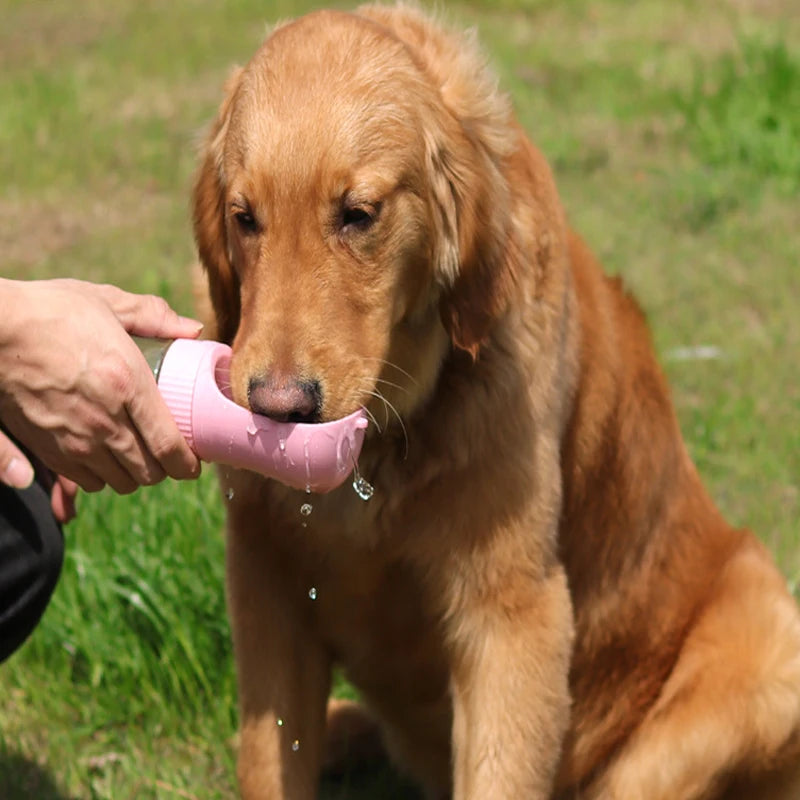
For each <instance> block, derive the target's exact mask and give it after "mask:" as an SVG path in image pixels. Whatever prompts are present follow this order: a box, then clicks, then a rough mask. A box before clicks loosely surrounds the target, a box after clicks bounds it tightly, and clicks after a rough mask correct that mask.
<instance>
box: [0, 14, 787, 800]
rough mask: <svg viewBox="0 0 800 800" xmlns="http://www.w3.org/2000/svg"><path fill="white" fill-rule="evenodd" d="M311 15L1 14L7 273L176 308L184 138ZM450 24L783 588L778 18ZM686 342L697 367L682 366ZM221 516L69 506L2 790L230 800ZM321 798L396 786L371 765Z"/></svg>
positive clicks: (502, 19)
mask: <svg viewBox="0 0 800 800" xmlns="http://www.w3.org/2000/svg"><path fill="white" fill-rule="evenodd" d="M339 5H343V4H342V3H339ZM311 7H312V6H311V3H309V2H300V0H296V1H295V2H292V1H291V0H281V1H280V2H273V3H271V4H269V5H265V4H264V3H263V2H256V0H242V1H240V2H232V1H231V2H222V3H217V2H211V1H210V0H179V1H178V2H175V3H169V4H166V3H154V2H139V0H115V1H114V2H102V3H101V2H99V0H24V2H23V0H0V15H1V16H2V19H3V25H2V26H0V254H2V255H0V259H2V273H3V275H10V276H18V277H24V278H36V277H49V276H55V275H73V276H77V277H83V278H87V279H92V280H103V281H106V280H107V281H113V282H115V283H117V284H119V285H121V286H123V287H125V288H127V289H130V290H134V291H146V292H158V293H160V294H163V295H165V296H166V297H168V298H169V299H170V300H171V301H172V302H173V303H174V304H175V305H176V306H177V307H178V308H179V309H180V310H181V311H182V312H184V313H190V312H191V304H190V294H189V290H188V283H187V280H186V275H187V265H188V264H189V263H190V262H191V260H192V258H193V247H192V242H191V233H190V226H189V217H188V194H189V187H190V184H191V174H192V170H193V167H194V163H195V152H196V142H197V140H198V136H199V133H200V131H201V130H202V127H203V126H204V124H205V123H206V122H207V121H208V120H209V119H210V118H211V116H212V114H213V113H214V110H215V108H216V105H217V104H218V102H219V100H220V99H221V86H222V84H223V82H224V80H225V76H226V74H227V71H228V69H229V67H230V66H231V65H232V64H234V63H237V62H242V61H244V60H246V59H247V58H249V56H250V55H251V54H252V52H253V50H254V49H255V47H256V45H257V43H258V42H259V41H260V39H261V37H262V36H263V33H264V30H265V26H266V24H267V23H268V22H272V21H275V20H277V19H280V18H284V17H287V16H292V15H294V14H296V13H300V12H302V11H304V10H307V9H309V8H311ZM449 13H450V16H451V17H452V18H453V19H455V20H456V21H458V22H459V23H463V24H466V25H474V26H477V27H478V28H479V30H480V33H481V35H482V38H483V40H484V42H485V43H486V45H487V49H488V51H489V53H490V56H491V60H492V62H493V64H494V66H495V68H496V70H497V72H498V74H499V75H500V77H501V81H502V84H503V85H504V86H505V87H506V88H507V89H508V90H509V91H511V93H512V94H513V96H514V99H515V102H516V105H517V108H518V111H519V115H520V118H521V120H522V121H523V123H524V124H525V126H526V128H527V129H528V130H529V131H530V132H531V133H532V135H533V136H534V138H535V139H536V141H537V142H538V143H539V144H540V146H541V147H542V149H543V150H544V152H545V153H546V154H547V155H548V157H549V159H550V160H551V163H552V164H553V166H554V169H555V172H556V177H557V179H558V182H559V185H560V188H561V193H562V197H563V199H564V203H565V205H566V207H567V209H568V213H569V216H570V218H571V221H572V223H573V224H574V225H575V227H577V228H578V229H579V230H580V231H581V232H582V234H583V235H584V237H585V238H586V239H587V240H588V241H589V243H590V244H591V246H592V247H593V248H594V250H595V251H596V252H597V253H598V255H599V256H600V257H601V258H602V260H603V261H604V263H605V264H606V266H607V267H608V269H609V270H611V271H613V272H618V273H621V274H622V275H624V276H625V279H626V281H627V282H628V283H629V285H630V286H631V287H632V288H633V289H634V291H635V292H636V294H637V295H638V296H639V298H640V300H641V301H642V303H643V305H644V307H645V308H646V310H647V311H648V314H649V317H650V320H651V323H652V327H653V335H654V339H655V342H656V346H657V348H658V351H659V353H660V354H661V356H662V360H663V362H664V365H665V368H666V371H667V373H668V375H669V378H670V381H671V383H672V386H673V392H674V398H675V403H676V406H677V408H678V413H679V417H680V420H681V424H682V426H683V430H684V433H685V435H686V438H687V441H688V443H689V447H690V450H691V452H692V455H693V456H694V458H695V460H696V461H697V463H698V466H699V468H700V470H701V472H702V474H703V475H704V477H705V478H706V481H707V483H708V485H709V487H710V489H711V491H712V493H713V495H714V496H715V497H716V499H717V500H718V502H719V504H720V506H721V508H722V509H723V511H724V512H725V513H726V515H727V516H728V517H729V518H730V519H731V520H732V521H733V522H734V523H736V524H739V525H747V526H749V527H752V528H753V529H754V530H756V531H757V532H758V533H759V535H760V536H761V537H762V538H763V539H764V541H765V542H766V543H767V544H768V546H769V547H770V548H771V549H772V551H773V552H774V553H775V555H776V557H777V558H778V561H779V563H780V565H781V567H782V568H783V570H784V572H785V574H786V576H787V579H788V580H789V581H790V582H792V584H793V585H797V583H798V580H800V547H798V531H797V524H798V520H799V519H800V483H799V480H800V479H799V478H798V476H800V380H798V379H797V354H798V353H800V315H798V313H797V305H798V302H799V301H800V269H798V258H797V252H798V251H800V247H799V245H800V237H799V236H798V231H799V230H800V204H799V203H798V201H797V197H798V194H799V193H800V149H798V144H797V143H798V141H799V140H800V97H798V92H799V91H800V61H799V60H798V55H797V50H796V48H795V49H792V47H790V43H792V42H796V41H798V39H800V17H798V15H797V14H796V13H793V6H792V2H791V0H771V2H769V3H752V2H738V3H736V4H730V3H728V2H723V0H709V1H708V2H706V3H703V4H702V6H700V5H697V4H696V3H693V2H690V0H676V2H667V0H642V1H641V2H638V3H635V4H631V3H628V2H624V1H623V0H574V1H573V2H568V3H564V2H556V1H555V0H502V2H489V0H483V1H482V2H474V3H472V4H466V3H463V4H458V5H452V6H451V7H450V8H449ZM701 346H706V347H712V348H716V350H712V352H716V353H718V357H715V358H713V359H711V360H698V359H696V358H694V359H693V358H689V359H687V358H685V355H686V353H687V352H688V353H689V354H691V353H692V352H697V351H696V350H695V351H693V350H692V349H691V348H697V347H701ZM687 348H689V349H688V350H687ZM222 520H223V514H222V506H221V502H220V499H219V497H218V494H217V490H216V486H215V481H214V476H213V470H210V469H207V470H206V473H205V474H204V475H203V477H202V478H201V480H200V481H198V482H196V483H193V484H189V483H187V484H181V485H178V484H174V483H166V484H164V485H161V486H159V487H155V488H152V489H147V490H140V491H139V492H138V493H137V494H135V495H133V496H132V497H124V498H119V497H115V496H113V495H111V494H110V493H105V492H104V493H101V494H99V495H95V496H87V497H82V498H81V503H80V514H79V517H78V519H77V520H76V521H75V522H74V523H73V524H71V525H70V526H69V527H68V529H67V556H66V562H65V566H64V574H63V578H62V580H61V582H60V584H59V587H58V589H57V591H56V593H55V596H54V598H53V601H52V604H51V606H50V608H49V610H48V611H47V613H46V615H45V618H44V620H43V622H42V624H41V625H40V627H39V628H38V629H37V631H36V633H35V634H34V636H33V637H32V638H31V640H30V641H29V642H28V643H27V644H26V645H25V646H24V648H23V649H22V650H21V651H20V652H19V653H18V654H17V655H15V656H14V658H12V659H11V660H10V661H9V662H7V663H6V664H5V665H3V666H2V667H1V668H0V694H2V696H3V697H4V702H3V703H2V704H0V797H3V798H8V800H22V799H23V798H25V800H27V798H31V797H36V798H40V799H41V800H112V799H113V800H117V799H118V798H131V799H132V800H133V798H137V799H138V798H159V800H160V799H161V798H167V800H171V799H172V798H193V799H197V800H201V799H202V800H210V799H211V798H230V797H233V796H235V789H234V785H235V782H234V767H233V764H234V752H235V727H236V701H235V686H234V679H233V665H232V660H231V652H230V644H229V631H228V624H227V620H226V617H225V604H224V588H223V576H222V572H223V546H222V538H221V528H222ZM339 690H340V691H346V690H347V687H345V686H343V685H341V684H340V685H339ZM322 796H323V797H325V798H328V800H334V798H355V799H356V800H358V798H368V797H382V798H387V799H388V798H393V797H397V798H401V797H402V798H405V797H409V796H411V793H410V790H409V789H408V787H405V786H404V785H403V784H402V783H400V782H398V781H397V779H396V778H394V777H392V776H391V775H385V774H380V775H374V776H351V778H350V779H349V780H348V782H346V783H345V784H341V785H339V784H331V783H329V784H326V786H325V787H324V790H323V795H322Z"/></svg>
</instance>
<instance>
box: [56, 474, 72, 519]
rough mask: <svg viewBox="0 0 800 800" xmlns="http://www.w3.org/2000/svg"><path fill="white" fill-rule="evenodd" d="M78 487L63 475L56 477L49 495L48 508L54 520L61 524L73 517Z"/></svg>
mask: <svg viewBox="0 0 800 800" xmlns="http://www.w3.org/2000/svg"><path fill="white" fill-rule="evenodd" d="M77 494H78V485H77V484H76V483H74V482H73V481H71V480H69V478H65V477H64V476H63V475H56V481H55V483H54V484H53V489H52V491H51V493H50V506H51V508H52V509H53V514H54V515H55V518H56V519H57V520H58V521H59V522H60V523H62V524H64V523H67V522H69V521H70V520H71V519H74V517H75V497H76V495H77Z"/></svg>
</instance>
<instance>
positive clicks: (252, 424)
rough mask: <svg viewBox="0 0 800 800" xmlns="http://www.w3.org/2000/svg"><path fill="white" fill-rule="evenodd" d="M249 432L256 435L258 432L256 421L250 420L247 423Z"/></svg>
mask: <svg viewBox="0 0 800 800" xmlns="http://www.w3.org/2000/svg"><path fill="white" fill-rule="evenodd" d="M247 432H248V433H249V434H250V436H255V435H256V434H257V433H258V428H257V427H256V424H255V422H249V423H248V424H247Z"/></svg>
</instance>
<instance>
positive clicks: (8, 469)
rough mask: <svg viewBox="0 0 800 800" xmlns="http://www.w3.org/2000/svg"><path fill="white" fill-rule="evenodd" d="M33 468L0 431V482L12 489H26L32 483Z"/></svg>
mask: <svg viewBox="0 0 800 800" xmlns="http://www.w3.org/2000/svg"><path fill="white" fill-rule="evenodd" d="M33 476H34V473H33V467H32V466H31V463H30V461H28V459H27V458H25V456H24V455H23V454H22V451H21V450H20V449H19V448H18V447H17V446H16V445H15V444H14V443H13V442H12V441H11V439H9V438H8V436H6V435H5V434H4V433H3V432H2V431H0V481H2V482H3V483H4V484H5V485H6V486H10V487H11V488H12V489H27V488H28V487H29V486H30V485H31V484H32V483H33Z"/></svg>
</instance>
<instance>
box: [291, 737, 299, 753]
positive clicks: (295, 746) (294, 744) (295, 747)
mask: <svg viewBox="0 0 800 800" xmlns="http://www.w3.org/2000/svg"><path fill="white" fill-rule="evenodd" d="M299 749H300V740H299V739H295V740H294V741H293V742H292V752H294V753H296V752H297V751H298V750H299Z"/></svg>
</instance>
